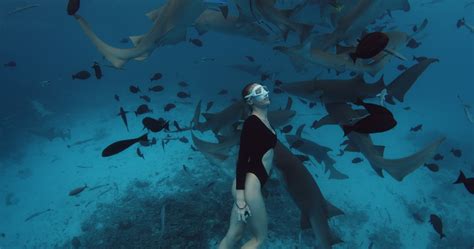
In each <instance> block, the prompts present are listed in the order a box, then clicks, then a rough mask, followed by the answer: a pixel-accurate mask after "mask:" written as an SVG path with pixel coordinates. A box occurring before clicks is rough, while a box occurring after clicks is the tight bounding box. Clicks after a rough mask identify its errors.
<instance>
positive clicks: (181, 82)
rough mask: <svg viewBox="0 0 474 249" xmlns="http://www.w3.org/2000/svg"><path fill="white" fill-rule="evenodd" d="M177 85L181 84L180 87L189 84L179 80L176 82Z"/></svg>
mask: <svg viewBox="0 0 474 249" xmlns="http://www.w3.org/2000/svg"><path fill="white" fill-rule="evenodd" d="M178 85H179V86H181V87H187V86H189V84H188V83H186V81H180V82H178Z"/></svg>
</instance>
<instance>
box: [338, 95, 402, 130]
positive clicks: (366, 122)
mask: <svg viewBox="0 0 474 249" xmlns="http://www.w3.org/2000/svg"><path fill="white" fill-rule="evenodd" d="M354 104H356V105H362V106H363V107H364V108H365V109H366V110H367V111H368V112H369V115H368V116H366V117H364V118H362V119H360V120H358V121H357V122H356V123H355V124H352V125H343V126H342V129H343V130H344V136H347V134H349V133H351V132H353V131H355V132H358V133H364V134H371V133H380V132H385V131H388V130H390V129H392V128H393V127H395V126H396V125H397V121H396V120H395V119H394V118H393V114H392V112H390V111H389V110H388V109H387V108H385V107H383V106H381V105H376V104H370V103H365V102H364V101H362V100H361V99H357V101H356V102H355V103H354Z"/></svg>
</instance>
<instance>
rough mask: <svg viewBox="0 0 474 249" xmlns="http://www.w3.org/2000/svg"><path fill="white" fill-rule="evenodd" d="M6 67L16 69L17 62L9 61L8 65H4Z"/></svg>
mask: <svg viewBox="0 0 474 249" xmlns="http://www.w3.org/2000/svg"><path fill="white" fill-rule="evenodd" d="M3 66H4V67H16V62H14V61H9V62H8V63H6V64H3Z"/></svg>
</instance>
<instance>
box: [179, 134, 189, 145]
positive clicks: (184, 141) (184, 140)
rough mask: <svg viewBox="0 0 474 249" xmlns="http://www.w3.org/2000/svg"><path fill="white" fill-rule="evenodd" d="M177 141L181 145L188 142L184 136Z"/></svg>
mask: <svg viewBox="0 0 474 249" xmlns="http://www.w3.org/2000/svg"><path fill="white" fill-rule="evenodd" d="M179 141H180V142H182V143H185V144H186V143H188V142H189V140H188V139H187V138H186V137H185V136H182V137H181V138H180V139H179Z"/></svg>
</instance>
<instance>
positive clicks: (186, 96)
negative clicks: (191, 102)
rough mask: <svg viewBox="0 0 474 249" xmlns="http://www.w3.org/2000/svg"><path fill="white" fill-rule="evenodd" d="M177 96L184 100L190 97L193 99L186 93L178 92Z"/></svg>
mask: <svg viewBox="0 0 474 249" xmlns="http://www.w3.org/2000/svg"><path fill="white" fill-rule="evenodd" d="M176 96H178V97H179V98H182V99H184V98H189V97H191V94H190V93H185V92H178V93H177V94H176Z"/></svg>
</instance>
